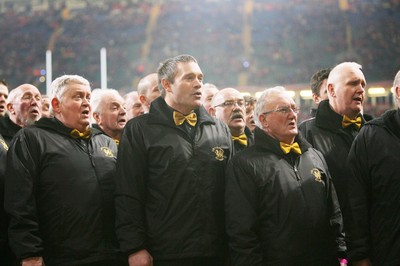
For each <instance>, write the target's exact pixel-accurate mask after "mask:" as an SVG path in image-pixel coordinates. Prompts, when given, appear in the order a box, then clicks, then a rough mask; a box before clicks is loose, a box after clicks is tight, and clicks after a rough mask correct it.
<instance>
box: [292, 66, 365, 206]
mask: <svg viewBox="0 0 400 266" xmlns="http://www.w3.org/2000/svg"><path fill="white" fill-rule="evenodd" d="M365 86H366V81H365V77H364V74H363V72H362V71H361V65H359V64H357V63H354V62H345V63H341V64H339V65H337V66H336V67H334V68H333V69H332V70H331V72H330V74H329V77H328V81H327V89H328V100H324V101H321V102H320V103H319V105H318V110H317V112H316V116H315V118H311V119H309V120H306V121H304V122H303V123H301V124H300V125H299V130H300V132H301V133H302V134H303V137H305V138H306V139H307V141H308V142H309V143H310V144H311V145H312V146H313V147H314V148H316V149H317V150H319V151H320V152H322V154H323V155H324V157H325V159H326V162H327V163H328V166H329V171H330V172H331V174H332V178H333V183H334V185H335V189H336V191H337V195H338V199H339V203H340V206H341V208H342V211H344V208H345V197H346V182H347V178H348V176H349V172H350V169H349V167H347V166H346V159H347V156H348V154H349V151H350V147H351V144H352V143H353V140H354V138H355V137H356V135H357V134H358V131H359V129H360V127H361V126H362V125H363V124H364V119H363V117H362V115H361V111H362V108H363V102H364V97H365Z"/></svg>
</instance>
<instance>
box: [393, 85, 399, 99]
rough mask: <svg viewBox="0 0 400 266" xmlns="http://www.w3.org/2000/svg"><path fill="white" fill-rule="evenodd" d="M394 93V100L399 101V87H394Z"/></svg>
mask: <svg viewBox="0 0 400 266" xmlns="http://www.w3.org/2000/svg"><path fill="white" fill-rule="evenodd" d="M394 92H395V93H396V98H397V99H398V100H399V99H400V87H399V86H396V88H395V89H394Z"/></svg>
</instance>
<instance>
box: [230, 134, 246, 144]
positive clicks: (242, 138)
mask: <svg viewBox="0 0 400 266" xmlns="http://www.w3.org/2000/svg"><path fill="white" fill-rule="evenodd" d="M232 140H233V141H237V142H239V144H241V145H244V146H247V136H246V134H242V135H240V136H239V137H235V136H232Z"/></svg>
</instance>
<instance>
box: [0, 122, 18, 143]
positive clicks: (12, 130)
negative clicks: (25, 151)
mask: <svg viewBox="0 0 400 266" xmlns="http://www.w3.org/2000/svg"><path fill="white" fill-rule="evenodd" d="M21 128H22V127H20V126H18V125H17V124H15V123H14V122H12V121H11V119H10V117H8V116H3V117H0V134H1V135H2V136H3V139H4V140H5V141H6V143H7V145H10V142H11V140H12V138H13V137H14V135H15V134H17V132H18V131H19V130H20V129H21Z"/></svg>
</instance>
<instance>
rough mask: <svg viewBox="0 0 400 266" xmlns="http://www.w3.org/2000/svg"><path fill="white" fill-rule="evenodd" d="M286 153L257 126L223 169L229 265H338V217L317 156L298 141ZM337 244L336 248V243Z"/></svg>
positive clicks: (341, 246)
mask: <svg viewBox="0 0 400 266" xmlns="http://www.w3.org/2000/svg"><path fill="white" fill-rule="evenodd" d="M296 141H297V142H298V143H299V145H300V148H301V150H302V154H301V155H300V156H299V155H296V154H292V153H289V154H288V155H285V154H284V153H283V152H282V150H281V149H280V147H279V142H278V141H277V140H275V139H273V138H272V137H270V136H269V135H267V134H266V133H265V132H264V131H262V130H261V129H260V128H258V127H256V129H255V144H254V146H252V147H249V148H247V149H245V150H244V151H242V152H240V153H238V154H236V155H235V156H234V157H233V159H232V160H231V162H230V163H229V165H228V167H227V176H226V192H225V206H226V227H227V232H228V236H229V246H230V249H231V255H232V256H231V257H232V262H233V265H246V266H255V265H258V266H261V265H282V266H290V265H293V266H294V265H315V266H321V265H324V266H326V265H338V260H337V258H338V256H340V255H343V252H344V251H345V244H344V237H343V234H342V233H341V227H342V215H341V212H340V208H339V203H338V201H337V197H336V193H335V189H334V187H333V185H332V181H331V178H330V175H329V172H328V169H327V166H326V162H325V160H324V159H323V157H322V155H321V153H320V152H318V151H316V150H315V149H313V148H312V147H310V145H309V144H308V143H307V142H306V141H303V140H302V139H301V138H300V137H299V136H298V138H297V139H296ZM336 241H337V243H338V244H336Z"/></svg>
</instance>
